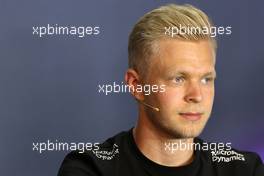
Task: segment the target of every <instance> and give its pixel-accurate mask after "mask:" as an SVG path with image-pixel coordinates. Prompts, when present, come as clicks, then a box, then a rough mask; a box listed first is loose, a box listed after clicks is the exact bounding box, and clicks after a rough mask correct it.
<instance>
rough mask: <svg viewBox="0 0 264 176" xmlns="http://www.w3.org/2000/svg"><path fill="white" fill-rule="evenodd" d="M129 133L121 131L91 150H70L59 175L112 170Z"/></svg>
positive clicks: (100, 173)
mask: <svg viewBox="0 0 264 176" xmlns="http://www.w3.org/2000/svg"><path fill="white" fill-rule="evenodd" d="M127 133H128V132H127V131H125V132H120V133H118V134H116V135H115V136H113V137H110V138H108V139H107V140H106V141H104V142H103V143H101V144H99V145H97V146H95V147H94V148H93V149H91V150H86V151H84V152H81V151H78V150H76V151H72V152H70V153H69V154H67V156H66V157H65V158H64V160H63V162H62V164H61V167H60V170H59V173H58V176H74V175H80V176H84V175H90V176H97V175H102V172H103V171H105V170H108V171H109V170H111V169H112V168H113V167H112V166H113V165H114V163H115V162H117V157H118V155H119V148H120V146H122V145H124V143H125V138H126V136H127V135H128V134H127Z"/></svg>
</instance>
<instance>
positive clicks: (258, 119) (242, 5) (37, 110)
mask: <svg viewBox="0 0 264 176" xmlns="http://www.w3.org/2000/svg"><path fill="white" fill-rule="evenodd" d="M167 3H179V4H182V3H190V4H192V5H195V6H197V7H198V8H200V9H202V10H203V11H205V12H206V13H207V14H208V15H209V16H210V17H211V19H212V20H213V21H214V24H215V25H216V26H232V34H231V35H222V36H219V38H218V45H219V47H218V53H217V65H216V69H217V81H216V96H215V104H214V109H213V113H212V116H211V119H210V120H209V122H208V125H207V127H206V129H205V130H204V132H203V134H202V135H201V137H202V138H203V139H205V140H207V141H211V142H232V146H233V147H235V148H238V149H240V150H249V151H254V152H257V153H258V154H259V155H260V156H261V157H262V159H264V138H263V134H264V128H263V124H264V115H263V111H262V110H263V99H264V94H263V90H264V80H263V73H264V72H263V66H264V58H263V56H264V50H263V39H264V38H263V29H264V23H263V18H264V12H263V10H262V7H263V5H264V2H262V1H255V2H254V1H249V0H243V1H239V3H238V1H228V0H222V1H216V0H210V1H203V2H202V1H199V2H198V1H195V0H192V1H183V0H179V1H168V0H162V1H161V0H160V1H158V0H134V1H129V0H122V1H121V0H101V1H95V0H76V1H73V0H64V1H62V0H58V1H51V0H46V1H36V0H25V1H19V0H0V119H1V122H0V140H1V144H0V170H1V175H5V176H9V175H10V176H11V175H12V176H13V175H25V176H36V175H38V176H46V175H56V174H57V172H58V169H59V167H60V164H61V162H62V160H63V158H64V156H65V155H66V154H67V153H68V152H69V151H46V152H43V153H41V154H40V153H38V152H37V151H33V145H32V143H33V142H34V143H36V142H47V140H51V141H55V140H57V141H59V142H69V143H70V142H102V141H104V140H105V139H106V138H108V137H110V136H113V135H115V134H116V133H118V132H120V131H123V130H128V129H130V128H131V127H133V125H134V124H135V121H136V119H137V108H136V102H135V101H134V99H133V98H132V97H131V96H130V95H129V93H119V94H117V93H115V94H109V95H105V94H102V93H99V92H98V85H99V84H100V85H101V84H112V83H113V81H115V82H119V83H121V82H122V81H123V80H124V73H125V71H126V68H127V43H128V35H129V33H130V31H131V29H132V27H133V25H134V24H135V22H136V21H137V20H138V18H139V17H141V16H142V15H143V14H145V13H146V12H148V11H150V10H151V9H153V8H156V7H158V6H160V5H164V4H167ZM47 24H51V25H55V24H58V25H59V26H99V27H100V33H99V34H98V35H90V36H86V37H83V38H79V37H77V36H71V35H53V36H51V35H50V36H43V37H41V38H40V37H38V36H37V35H33V29H32V28H33V27H34V26H47Z"/></svg>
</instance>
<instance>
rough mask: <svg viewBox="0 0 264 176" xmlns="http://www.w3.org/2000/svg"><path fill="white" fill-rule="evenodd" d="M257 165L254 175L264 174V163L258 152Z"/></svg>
mask: <svg viewBox="0 0 264 176" xmlns="http://www.w3.org/2000/svg"><path fill="white" fill-rule="evenodd" d="M256 156H257V160H256V165H255V166H256V167H255V174H254V176H264V164H263V163H262V161H261V159H260V157H259V156H258V155H257V154H256Z"/></svg>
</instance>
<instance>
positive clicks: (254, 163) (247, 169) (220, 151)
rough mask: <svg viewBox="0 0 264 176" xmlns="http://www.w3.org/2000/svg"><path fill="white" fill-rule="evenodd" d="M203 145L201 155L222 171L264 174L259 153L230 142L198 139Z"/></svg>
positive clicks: (263, 166)
mask: <svg viewBox="0 0 264 176" xmlns="http://www.w3.org/2000/svg"><path fill="white" fill-rule="evenodd" d="M197 141H198V143H199V144H200V145H201V146H203V147H201V149H200V150H201V155H202V156H201V157H202V158H203V159H204V160H206V161H207V162H208V163H210V165H212V166H213V167H214V168H215V169H217V170H219V171H220V172H229V173H230V172H232V173H243V174H245V175H248V176H249V175H254V176H255V175H257V176H258V174H259V175H260V174H261V175H264V165H263V163H262V160H261V158H260V157H259V155H258V154H257V153H254V152H248V151H242V150H238V149H235V148H232V147H231V144H230V143H229V144H228V143H226V144H225V143H212V142H210V143H207V142H204V141H203V140H201V139H198V140H197Z"/></svg>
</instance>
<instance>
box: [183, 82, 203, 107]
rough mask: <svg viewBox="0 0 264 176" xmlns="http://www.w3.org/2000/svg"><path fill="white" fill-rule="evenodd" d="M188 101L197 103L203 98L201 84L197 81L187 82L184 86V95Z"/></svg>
mask: <svg viewBox="0 0 264 176" xmlns="http://www.w3.org/2000/svg"><path fill="white" fill-rule="evenodd" d="M184 99H185V101H186V102H188V103H199V102H201V101H202V100H203V96H202V92H201V86H200V85H199V84H198V83H189V85H188V86H187V87H186V94H185V97H184Z"/></svg>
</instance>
